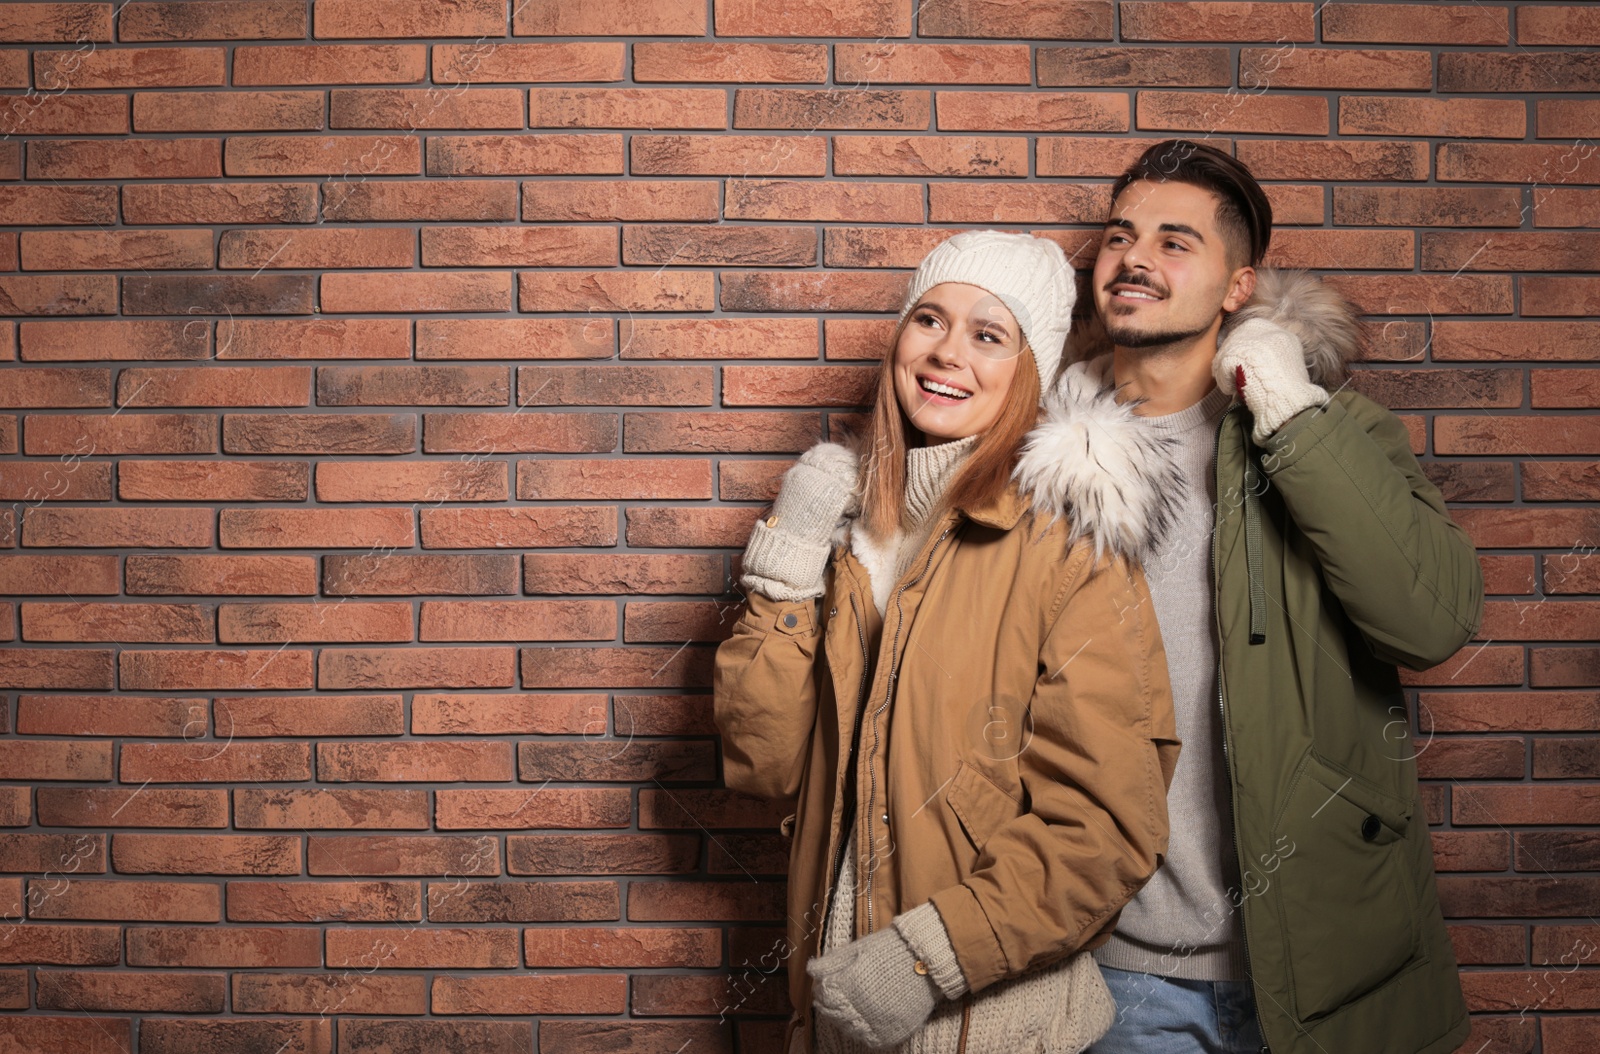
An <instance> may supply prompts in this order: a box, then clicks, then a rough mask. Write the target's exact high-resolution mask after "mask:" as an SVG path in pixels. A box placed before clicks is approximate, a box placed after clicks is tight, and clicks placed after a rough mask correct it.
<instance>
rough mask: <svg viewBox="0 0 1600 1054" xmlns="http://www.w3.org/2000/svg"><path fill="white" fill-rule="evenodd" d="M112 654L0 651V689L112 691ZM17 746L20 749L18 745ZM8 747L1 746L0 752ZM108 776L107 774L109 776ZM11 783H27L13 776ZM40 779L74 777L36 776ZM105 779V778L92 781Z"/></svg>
mask: <svg viewBox="0 0 1600 1054" xmlns="http://www.w3.org/2000/svg"><path fill="white" fill-rule="evenodd" d="M112 663H113V652H112V651H110V650H109V649H99V648H50V649H42V648H0V688H49V689H70V688H78V689H86V690H93V689H98V690H104V691H109V690H110V689H111V688H112V687H113V683H112V682H113V679H114V672H113V666H112ZM16 746H21V744H17V745H16ZM6 749H8V745H6V744H0V751H4V750H6ZM108 775H109V773H108ZM12 778H13V779H28V778H30V777H27V776H15V777H12ZM33 778H41V779H72V778H77V777H63V776H37V777H33ZM92 778H99V779H105V778H107V776H100V777H92Z"/></svg>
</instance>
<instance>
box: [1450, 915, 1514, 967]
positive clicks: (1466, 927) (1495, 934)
mask: <svg viewBox="0 0 1600 1054" xmlns="http://www.w3.org/2000/svg"><path fill="white" fill-rule="evenodd" d="M1448 928H1449V930H1450V941H1451V943H1452V944H1454V945H1455V955H1456V961H1457V962H1459V963H1462V964H1463V965H1473V966H1487V965H1494V964H1497V963H1512V964H1520V963H1521V962H1522V961H1523V959H1524V958H1525V956H1526V954H1527V953H1526V952H1525V951H1524V945H1525V943H1526V941H1527V931H1526V929H1525V928H1524V927H1522V926H1497V925H1489V924H1479V925H1473V924H1471V923H1456V924H1453V925H1451V926H1450V927H1448Z"/></svg>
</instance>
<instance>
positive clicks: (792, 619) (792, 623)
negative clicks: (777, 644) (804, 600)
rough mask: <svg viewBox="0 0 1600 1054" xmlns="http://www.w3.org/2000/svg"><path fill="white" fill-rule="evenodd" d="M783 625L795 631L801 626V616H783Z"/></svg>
mask: <svg viewBox="0 0 1600 1054" xmlns="http://www.w3.org/2000/svg"><path fill="white" fill-rule="evenodd" d="M783 624H784V625H785V626H788V627H789V628H790V629H794V628H795V627H796V626H798V625H799V624H800V618H799V616H797V615H794V614H792V613H791V614H788V615H785V616H783Z"/></svg>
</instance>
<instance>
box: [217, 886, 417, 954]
mask: <svg viewBox="0 0 1600 1054" xmlns="http://www.w3.org/2000/svg"><path fill="white" fill-rule="evenodd" d="M421 920H422V884H421V883H420V882H229V883H228V921H229V922H339V923H346V922H407V921H410V922H420V921H421ZM329 965H330V966H331V965H335V964H333V963H332V962H330V963H329Z"/></svg>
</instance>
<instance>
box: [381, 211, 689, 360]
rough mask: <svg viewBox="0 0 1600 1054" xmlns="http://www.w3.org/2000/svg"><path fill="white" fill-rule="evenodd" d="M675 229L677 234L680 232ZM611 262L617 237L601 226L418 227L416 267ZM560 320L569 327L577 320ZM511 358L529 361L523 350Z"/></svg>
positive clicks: (542, 265)
mask: <svg viewBox="0 0 1600 1054" xmlns="http://www.w3.org/2000/svg"><path fill="white" fill-rule="evenodd" d="M675 229H677V230H679V231H681V230H682V228H675ZM406 233H407V236H408V237H409V236H411V235H410V232H406ZM616 262H617V235H616V232H615V231H614V230H612V229H610V228H606V227H556V226H550V227H531V226H519V227H424V228H423V229H422V263H423V266H425V267H499V266H507V265H520V266H523V267H605V266H609V265H614V264H615V263H616ZM462 321H470V320H462ZM480 321H489V320H480ZM493 321H499V322H508V321H516V320H511V319H497V320H493ZM528 321H540V322H543V323H544V325H545V326H546V327H549V326H550V321H551V320H528ZM563 321H565V322H566V324H567V325H568V326H569V327H570V326H572V325H574V324H576V322H577V321H578V320H571V319H568V320H563ZM478 357H480V358H481V357H483V356H478ZM517 357H518V358H526V357H530V356H529V353H528V352H526V351H525V352H523V353H522V354H520V355H518V356H517Z"/></svg>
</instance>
